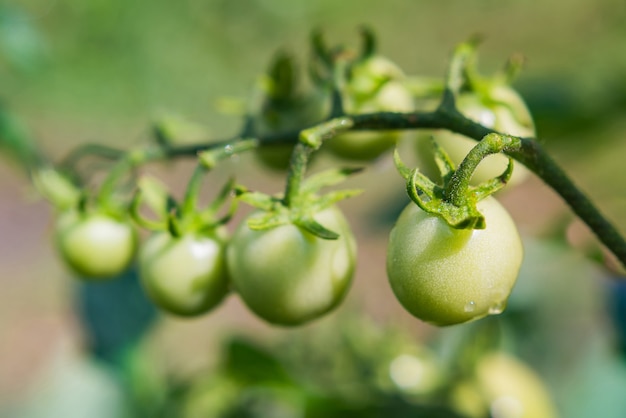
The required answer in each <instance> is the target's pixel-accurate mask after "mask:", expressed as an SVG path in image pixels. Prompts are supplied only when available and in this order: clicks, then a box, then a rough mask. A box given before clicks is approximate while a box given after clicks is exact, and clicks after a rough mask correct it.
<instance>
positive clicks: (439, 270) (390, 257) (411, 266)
mask: <svg viewBox="0 0 626 418" xmlns="http://www.w3.org/2000/svg"><path fill="white" fill-rule="evenodd" d="M478 210H479V211H480V212H481V213H482V214H483V216H484V217H485V221H486V224H487V227H486V228H485V229H470V230H467V229H454V228H452V227H450V226H449V225H448V224H447V223H446V222H445V221H444V220H443V219H441V218H440V217H438V216H435V215H432V214H429V213H427V212H424V211H423V210H422V209H420V208H419V207H418V206H417V205H415V204H413V203H411V204H409V205H408V206H407V207H406V208H405V209H404V211H403V212H402V214H401V215H400V217H399V218H398V221H397V223H396V225H395V227H394V228H393V230H392V231H391V235H390V237H389V247H388V250H387V275H388V277H389V282H390V284H391V287H392V289H393V292H394V293H395V295H396V297H397V298H398V300H399V301H400V303H401V304H402V305H403V306H404V307H405V308H406V309H407V310H408V311H409V312H410V313H412V314H413V315H415V316H416V317H418V318H420V319H422V320H424V321H426V322H430V323H432V324H435V325H441V326H442V325H452V324H458V323H462V322H466V321H469V320H472V319H477V318H481V317H483V316H486V315H489V314H496V313H500V312H501V311H502V310H503V309H504V307H505V305H506V301H507V298H508V296H509V294H510V293H511V289H512V288H513V285H514V284H515V280H516V279H517V274H518V271H519V268H520V265H521V262H522V253H523V249H522V243H521V240H520V237H519V234H518V232H517V229H516V227H515V224H514V223H513V220H512V219H511V218H510V216H509V214H508V213H507V212H506V210H505V209H504V208H503V207H502V206H501V205H500V204H499V203H498V202H497V201H496V200H495V199H494V198H492V197H487V198H485V199H484V200H481V201H480V202H478Z"/></svg>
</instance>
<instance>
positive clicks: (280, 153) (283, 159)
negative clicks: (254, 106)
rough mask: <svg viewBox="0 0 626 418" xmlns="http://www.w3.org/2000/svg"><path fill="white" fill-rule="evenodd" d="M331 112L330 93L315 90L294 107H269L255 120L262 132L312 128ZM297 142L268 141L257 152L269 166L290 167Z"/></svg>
mask: <svg viewBox="0 0 626 418" xmlns="http://www.w3.org/2000/svg"><path fill="white" fill-rule="evenodd" d="M329 113H330V97H329V95H328V94H325V93H324V92H323V91H321V90H320V91H315V92H312V93H311V94H310V95H308V96H307V97H305V98H302V99H301V100H300V101H297V102H295V103H293V107H290V108H284V107H283V108H276V109H272V108H270V109H265V111H264V112H263V113H262V114H260V115H259V116H258V117H257V119H256V123H255V127H256V131H257V132H258V133H259V134H260V135H267V134H273V133H279V132H288V131H294V130H296V129H303V128H308V127H309V126H311V125H313V124H316V123H319V122H321V121H322V120H324V118H325V117H327V116H328V114H329ZM293 147H294V144H277V145H264V146H261V147H259V148H257V149H256V152H255V155H256V157H257V159H258V160H259V162H261V163H262V164H263V166H265V167H266V168H269V169H272V170H276V171H282V172H284V171H285V170H287V168H288V167H289V160H290V159H291V152H292V151H293Z"/></svg>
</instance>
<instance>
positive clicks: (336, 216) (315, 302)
mask: <svg viewBox="0 0 626 418" xmlns="http://www.w3.org/2000/svg"><path fill="white" fill-rule="evenodd" d="M314 218H315V219H316V220H317V222H319V223H320V224H322V225H324V226H325V227H326V228H328V229H331V230H333V231H335V232H337V233H338V234H340V235H341V236H340V237H339V238H338V239H337V240H324V239H321V238H318V237H316V236H314V235H312V234H310V233H309V232H307V231H304V230H302V229H301V228H299V227H297V226H295V225H293V224H287V225H281V226H278V227H275V228H272V229H268V230H263V231H254V230H251V229H250V228H249V227H248V226H247V224H246V222H245V221H244V222H242V223H241V225H240V226H239V228H238V229H237V231H236V232H235V234H234V236H233V238H232V241H231V242H230V244H229V247H228V250H227V262H228V269H229V272H230V275H231V279H232V282H233V285H234V288H235V289H236V291H237V292H238V293H239V295H240V296H241V298H242V299H243V301H244V302H245V304H246V305H247V306H248V307H249V308H250V309H251V310H252V311H253V312H254V313H256V314H257V315H258V316H260V317H261V318H263V319H265V320H266V321H268V322H270V323H273V324H278V325H299V324H302V323H304V322H307V321H309V320H312V319H314V318H317V317H319V316H321V315H323V314H325V313H327V312H329V311H331V310H332V309H333V308H335V307H336V306H337V305H338V304H339V303H340V302H341V301H342V300H343V298H344V296H345V295H346V293H347V290H348V288H349V287H350V284H351V282H352V276H353V273H354V265H355V259H356V243H355V241H354V238H353V236H352V233H351V231H350V229H349V226H348V223H347V221H346V219H345V218H344V217H343V215H342V214H341V212H340V211H339V210H338V209H337V208H335V207H331V208H328V209H325V210H323V211H322V212H319V213H318V214H316V215H315V216H314Z"/></svg>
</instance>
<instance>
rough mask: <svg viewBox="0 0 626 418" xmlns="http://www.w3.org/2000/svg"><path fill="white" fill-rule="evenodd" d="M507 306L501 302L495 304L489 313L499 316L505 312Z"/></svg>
mask: <svg viewBox="0 0 626 418" xmlns="http://www.w3.org/2000/svg"><path fill="white" fill-rule="evenodd" d="M505 306H506V305H505V303H504V302H502V301H501V302H498V303H495V304H494V305H491V306H490V307H489V310H488V311H487V312H489V315H498V314H501V313H502V311H504V307H505Z"/></svg>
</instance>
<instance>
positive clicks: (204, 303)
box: [139, 230, 229, 316]
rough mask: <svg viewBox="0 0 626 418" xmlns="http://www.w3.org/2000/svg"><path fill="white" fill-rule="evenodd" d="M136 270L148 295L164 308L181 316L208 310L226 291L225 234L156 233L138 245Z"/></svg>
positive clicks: (222, 297)
mask: <svg viewBox="0 0 626 418" xmlns="http://www.w3.org/2000/svg"><path fill="white" fill-rule="evenodd" d="M139 272H140V276H141V283H142V285H143V287H144V288H145V290H146V292H147V294H148V296H149V297H150V299H151V300H152V301H153V302H154V303H155V304H156V305H158V306H159V307H161V308H162V309H164V310H165V311H168V312H170V313H173V314H176V315H181V316H192V315H198V314H201V313H204V312H207V311H208V310H210V309H212V308H213V307H215V306H217V305H218V304H219V303H220V302H221V301H222V300H223V299H224V297H225V296H226V294H227V293H228V286H229V281H228V275H227V273H226V261H225V233H224V232H223V231H220V230H218V231H217V232H216V233H214V234H211V235H203V234H197V233H187V234H184V235H182V236H180V237H173V236H172V235H171V234H170V233H169V232H159V233H156V234H154V235H153V236H151V237H150V238H149V239H148V240H147V241H146V242H145V244H144V245H143V246H142V247H141V250H140V252H139Z"/></svg>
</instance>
